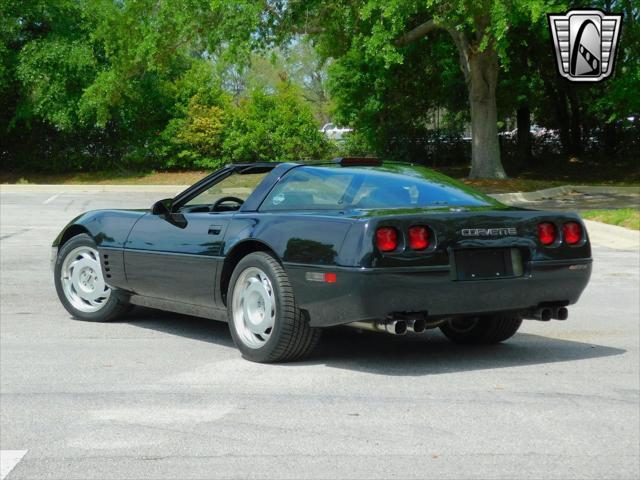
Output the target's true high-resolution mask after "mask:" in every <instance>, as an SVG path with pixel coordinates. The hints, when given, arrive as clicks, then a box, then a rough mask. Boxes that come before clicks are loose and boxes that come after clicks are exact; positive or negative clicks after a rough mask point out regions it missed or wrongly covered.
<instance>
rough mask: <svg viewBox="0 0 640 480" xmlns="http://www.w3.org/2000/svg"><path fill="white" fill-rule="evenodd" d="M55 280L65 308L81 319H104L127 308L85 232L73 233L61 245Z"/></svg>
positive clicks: (127, 305)
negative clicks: (74, 234) (110, 282)
mask: <svg viewBox="0 0 640 480" xmlns="http://www.w3.org/2000/svg"><path fill="white" fill-rule="evenodd" d="M54 282H55V285H56V292H57V293H58V298H59V299H60V302H62V305H63V306H64V308H66V309H67V311H68V312H69V313H70V314H71V315H73V316H74V317H75V318H78V319H80V320H87V321H91V322H107V321H109V320H113V319H115V318H117V317H118V316H120V315H121V314H123V313H124V312H125V311H127V310H128V309H129V308H130V306H129V304H128V302H127V301H126V300H125V299H124V298H122V297H121V296H120V295H118V293H117V292H115V291H114V290H113V289H112V288H111V287H110V286H109V285H107V283H106V282H105V278H104V274H103V273H102V266H101V265H100V254H99V253H98V250H97V249H96V244H95V242H94V241H93V239H92V238H91V237H90V236H89V235H87V234H84V233H83V234H81V235H76V236H75V237H73V238H72V239H70V240H69V241H68V242H66V243H65V244H64V245H63V246H62V248H60V251H59V252H58V257H57V258H56V264H55V267H54Z"/></svg>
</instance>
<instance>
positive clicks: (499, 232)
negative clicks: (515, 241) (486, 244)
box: [460, 227, 518, 237]
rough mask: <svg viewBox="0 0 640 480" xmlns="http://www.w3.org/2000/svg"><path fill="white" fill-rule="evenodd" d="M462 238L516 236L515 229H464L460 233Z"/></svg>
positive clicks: (516, 231)
mask: <svg viewBox="0 0 640 480" xmlns="http://www.w3.org/2000/svg"><path fill="white" fill-rule="evenodd" d="M460 233H461V234H462V236H463V237H506V236H510V235H517V234H518V230H516V228H515V227H499V228H464V229H463V230H462V231H461V232H460Z"/></svg>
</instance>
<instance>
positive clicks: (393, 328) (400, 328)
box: [344, 320, 407, 335]
mask: <svg viewBox="0 0 640 480" xmlns="http://www.w3.org/2000/svg"><path fill="white" fill-rule="evenodd" d="M344 326H345V327H351V328H357V329H358V330H368V331H370V332H386V333H390V334H391V335H404V334H405V333H407V322H406V321H404V320H388V321H384V322H383V321H377V322H352V323H347V324H345V325H344Z"/></svg>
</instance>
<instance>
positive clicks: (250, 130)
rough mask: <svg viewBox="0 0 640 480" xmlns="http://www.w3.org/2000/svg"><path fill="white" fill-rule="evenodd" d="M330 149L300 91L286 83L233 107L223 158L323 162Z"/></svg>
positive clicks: (232, 159)
mask: <svg viewBox="0 0 640 480" xmlns="http://www.w3.org/2000/svg"><path fill="white" fill-rule="evenodd" d="M329 149H330V146H329V143H328V142H327V141H326V139H325V137H324V135H323V134H322V133H321V132H319V131H318V126H317V123H316V121H315V120H314V118H313V115H312V113H311V110H310V108H309V107H308V105H307V104H305V103H304V101H303V99H302V96H301V95H300V92H299V91H298V90H297V89H296V88H295V87H293V86H291V85H289V84H286V83H283V84H280V85H279V86H278V87H277V88H276V91H275V92H273V93H269V92H266V91H264V90H256V91H254V92H253V93H252V94H251V95H250V96H249V97H248V98H246V99H243V100H241V101H240V103H239V105H237V106H234V107H231V108H230V111H229V122H228V123H227V125H226V127H225V133H224V141H223V144H222V155H223V160H224V161H225V162H235V163H237V162H276V161H277V162H287V161H299V160H308V159H321V158H324V157H325V155H326V154H327V153H328V152H329Z"/></svg>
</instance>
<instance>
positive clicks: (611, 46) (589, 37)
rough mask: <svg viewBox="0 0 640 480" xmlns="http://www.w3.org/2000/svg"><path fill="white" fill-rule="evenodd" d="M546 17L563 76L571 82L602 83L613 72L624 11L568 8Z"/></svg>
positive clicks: (559, 71)
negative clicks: (566, 10)
mask: <svg viewBox="0 0 640 480" xmlns="http://www.w3.org/2000/svg"><path fill="white" fill-rule="evenodd" d="M547 18H548V20H549V29H550V30H551V37H552V39H553V44H554V47H555V52H556V61H557V66H558V73H559V74H560V75H561V76H563V77H564V78H566V79H567V80H570V81H572V82H600V81H602V80H604V79H605V78H607V77H609V76H610V75H611V74H612V73H613V67H614V61H615V56H616V50H617V47H618V38H619V35H620V25H621V23H622V15H621V14H610V13H604V12H602V11H600V10H569V11H568V12H567V13H565V14H564V15H557V14H549V15H547Z"/></svg>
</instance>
